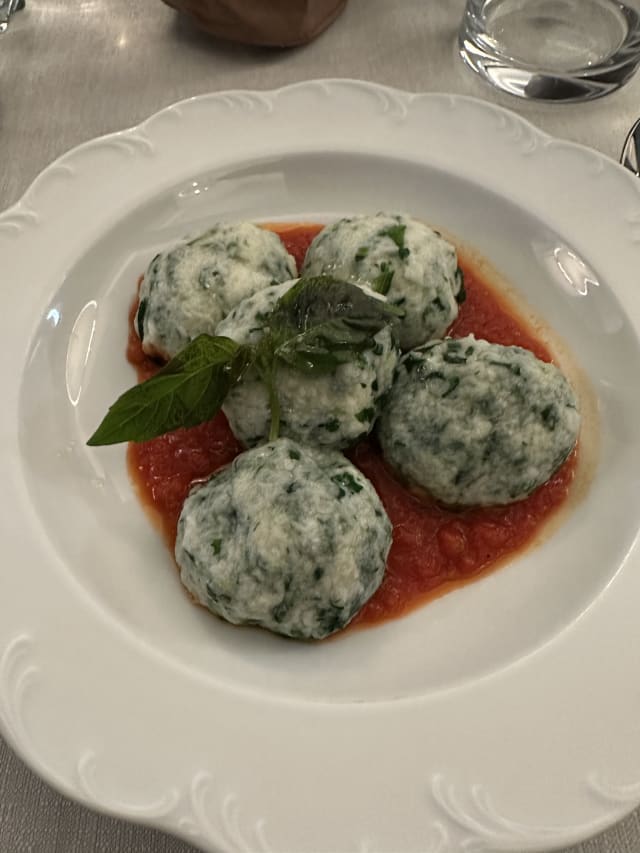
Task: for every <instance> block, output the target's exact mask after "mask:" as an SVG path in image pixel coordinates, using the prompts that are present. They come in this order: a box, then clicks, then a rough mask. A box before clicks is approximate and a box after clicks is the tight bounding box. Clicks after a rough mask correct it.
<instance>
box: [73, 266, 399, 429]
mask: <svg viewBox="0 0 640 853" xmlns="http://www.w3.org/2000/svg"><path fill="white" fill-rule="evenodd" d="M402 314H403V312H402V311H401V310H400V309H398V308H396V307H395V306H393V305H389V304H388V303H387V302H385V301H384V300H382V299H379V298H376V297H374V296H371V295H369V294H367V293H366V292H365V291H364V290H362V289H361V288H360V287H358V286H356V285H355V284H351V283H349V282H345V281H341V280H338V279H334V278H332V277H330V276H317V277H314V278H307V279H300V281H298V282H297V284H295V285H294V286H293V287H292V288H290V289H289V290H288V291H287V292H286V293H285V294H284V295H283V296H281V297H280V299H279V300H278V301H277V302H276V304H275V306H274V308H273V310H272V311H271V313H270V315H269V316H268V318H267V322H266V326H267V332H266V334H265V335H264V336H263V337H262V339H261V340H260V341H259V342H258V343H257V344H256V345H254V346H249V345H246V344H243V345H241V344H237V343H236V342H235V341H232V340H231V339H230V338H226V337H214V336H212V335H199V336H198V337H197V338H196V339H195V340H193V341H192V342H191V343H189V344H187V346H186V347H184V349H182V350H181V351H180V352H179V353H178V354H177V355H176V356H175V357H174V358H172V359H171V361H170V362H169V363H168V364H167V365H166V366H165V367H163V368H162V369H161V370H159V371H158V373H157V374H156V375H155V376H152V377H151V379H147V381H146V382H142V383H141V384H140V385H136V386H134V387H133V388H130V389H129V390H128V391H125V393H124V394H123V395H122V396H121V397H119V398H118V399H117V400H116V402H115V403H114V404H113V405H112V406H111V407H110V409H109V411H108V412H107V414H106V416H105V418H104V420H103V421H102V423H101V424H100V426H99V427H98V429H97V430H96V431H95V433H94V434H93V435H92V436H91V438H90V439H89V441H88V442H87V443H88V444H90V445H92V446H96V445H103V444H116V443H118V442H121V441H147V440H148V439H150V438H155V437H156V436H158V435H162V434H163V433H166V432H170V431H171V430H174V429H177V428H178V427H191V426H196V425H197V424H200V423H203V422H205V421H208V420H210V419H211V418H212V417H213V416H214V415H215V414H216V413H217V412H218V411H219V409H220V408H221V406H222V404H223V403H224V400H225V397H226V396H227V394H228V393H229V391H230V390H231V388H232V387H233V386H234V385H235V384H237V383H238V382H239V381H240V379H242V377H243V376H244V375H245V373H246V372H247V370H248V369H249V368H253V369H254V370H255V371H256V372H257V373H258V375H259V376H260V378H261V379H262V381H263V382H264V384H265V386H266V388H267V392H268V394H269V403H270V407H271V431H270V435H269V438H270V439H274V438H277V436H278V433H279V426H280V405H279V401H278V394H277V372H278V367H279V366H281V365H286V366H287V367H289V368H293V369H294V370H298V371H300V372H302V373H306V374H310V375H320V374H323V373H331V372H332V371H334V370H335V369H336V368H337V367H338V366H339V365H341V364H344V363H345V362H348V361H352V360H353V359H354V358H355V357H356V356H357V355H358V353H361V352H364V351H365V350H367V349H372V348H373V347H374V346H375V344H376V342H375V340H374V336H375V335H376V334H377V333H378V332H379V331H380V330H381V329H383V328H384V327H385V326H387V325H390V324H393V323H394V322H395V321H396V320H397V319H398V318H400V317H401V316H402Z"/></svg>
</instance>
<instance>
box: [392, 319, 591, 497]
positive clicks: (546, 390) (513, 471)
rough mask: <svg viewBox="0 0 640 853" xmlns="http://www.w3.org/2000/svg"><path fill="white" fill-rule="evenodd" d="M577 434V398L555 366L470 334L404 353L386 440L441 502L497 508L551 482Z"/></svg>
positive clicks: (411, 477)
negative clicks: (498, 505) (549, 480)
mask: <svg viewBox="0 0 640 853" xmlns="http://www.w3.org/2000/svg"><path fill="white" fill-rule="evenodd" d="M579 428H580V415H579V413H578V406H577V401H576V397H575V394H574V392H573V390H572V388H571V386H570V385H569V383H568V382H567V380H566V379H565V378H564V376H563V375H562V373H561V372H560V371H559V370H558V368H557V367H555V366H554V365H552V364H547V363H546V362H543V361H540V360H539V359H538V358H536V357H535V356H534V355H533V353H531V352H529V351H528V350H525V349H522V348H520V347H516V346H501V345H499V344H491V343H488V342H487V341H483V340H476V339H475V338H474V337H473V335H471V336H469V337H466V338H460V339H458V340H454V339H446V340H444V341H435V342H432V343H429V344H427V345H425V346H423V347H420V348H418V349H416V350H413V351H411V352H409V353H407V354H406V355H405V356H403V358H402V359H401V361H400V363H399V365H398V369H397V372H396V380H395V382H394V385H393V388H392V391H391V394H390V397H389V402H388V405H387V406H386V408H385V411H384V413H383V414H382V416H381V418H380V421H379V437H380V443H381V445H382V450H383V453H384V456H385V458H386V459H387V461H388V462H389V464H390V465H392V466H393V467H394V468H395V469H396V470H397V471H398V472H399V473H400V475H401V476H402V477H403V478H404V479H405V480H407V481H409V482H410V483H413V484H416V485H418V486H421V487H422V488H424V489H425V490H427V491H428V492H429V493H430V494H431V495H433V497H435V498H436V499H437V500H439V501H442V502H443V503H446V504H451V505H460V506H463V505H467V506H468V505H473V504H477V505H491V504H507V503H511V502H512V501H517V500H521V499H522V498H525V497H526V496H527V495H529V494H531V492H533V491H534V490H535V489H536V488H537V487H538V486H541V485H542V484H543V483H545V482H546V481H547V480H548V479H549V478H550V477H551V476H552V475H553V473H554V472H555V471H556V470H557V469H558V468H559V467H560V465H562V463H563V462H564V461H565V459H566V458H567V456H568V455H569V454H570V453H571V451H572V449H573V447H574V445H575V443H576V441H577V438H578V432H579Z"/></svg>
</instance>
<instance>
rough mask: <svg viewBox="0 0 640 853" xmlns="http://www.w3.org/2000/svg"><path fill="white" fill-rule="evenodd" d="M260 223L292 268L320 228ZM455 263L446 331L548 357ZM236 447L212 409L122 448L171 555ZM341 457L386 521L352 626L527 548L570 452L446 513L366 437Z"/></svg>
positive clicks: (557, 500) (138, 357) (554, 506)
mask: <svg viewBox="0 0 640 853" xmlns="http://www.w3.org/2000/svg"><path fill="white" fill-rule="evenodd" d="M268 227H269V228H270V229H271V230H273V231H275V232H276V233H278V234H279V236H280V238H281V239H282V241H283V243H284V245H285V246H286V248H287V250H288V251H289V252H290V253H291V254H292V255H293V256H294V258H295V260H296V263H297V265H298V267H300V266H301V265H302V261H303V260H304V256H305V253H306V250H307V248H308V246H309V244H310V243H311V240H312V239H313V238H314V237H315V235H316V234H317V233H318V232H319V231H320V230H321V229H322V227H323V226H321V225H316V224H313V225H311V224H303V225H290V224H283V225H270V226H268ZM461 267H462V270H463V273H464V281H465V288H466V292H467V298H466V300H465V302H464V303H463V304H462V305H461V307H460V312H459V315H458V317H457V319H456V320H455V322H454V323H453V325H452V326H451V328H450V329H449V331H448V334H449V335H451V336H453V337H464V336H465V335H468V334H471V333H473V334H474V335H475V336H476V337H477V338H484V339H486V340H488V341H491V342H493V343H499V344H504V345H514V344H515V345H517V346H521V347H524V348H525V349H529V350H531V351H532V352H533V353H534V354H535V355H536V356H537V357H538V358H540V359H543V360H545V361H551V353H550V352H549V349H548V348H547V347H546V346H545V344H544V342H543V341H542V340H540V338H539V337H536V336H535V334H534V333H533V332H532V331H531V330H530V329H529V328H528V326H527V324H526V323H525V322H524V321H523V320H521V319H520V318H518V317H517V316H515V315H514V313H513V312H512V311H510V309H509V306H508V305H507V303H506V302H505V301H504V300H503V299H502V298H501V296H500V295H499V294H498V293H497V292H496V291H494V290H493V289H492V288H491V287H490V286H489V284H488V283H487V282H486V281H484V280H483V278H482V275H481V274H480V273H479V271H478V270H476V269H475V268H474V266H473V265H472V264H469V263H461ZM136 308H137V300H135V301H134V304H133V305H132V307H131V311H130V314H129V341H128V346H127V359H128V361H129V362H130V363H131V364H132V365H133V366H134V367H135V368H136V370H137V372H138V379H139V380H140V381H142V380H144V379H147V378H148V377H149V376H152V375H153V374H154V373H155V372H156V371H157V370H158V367H159V365H158V364H157V363H156V362H155V361H154V360H153V359H151V358H149V357H148V356H146V355H145V354H144V353H143V351H142V347H141V345H140V341H139V339H138V336H137V335H136V333H135V330H134V328H133V320H134V318H135V313H136ZM241 452H242V447H241V445H240V444H239V442H238V441H237V440H236V439H235V438H234V436H233V434H232V432H231V430H230V429H229V426H228V424H227V421H226V418H225V417H224V415H223V414H222V413H219V414H218V415H216V417H215V418H213V420H211V421H209V422H208V423H205V424H201V425H200V426H197V427H193V428H191V429H178V430H175V431H174V432H172V433H168V434H167V435H163V436H160V437H159V438H155V439H152V440H151V441H146V442H141V443H139V444H130V445H129V449H128V465H129V471H130V473H131V476H132V479H133V481H134V483H135V485H136V489H137V492H138V494H139V496H140V499H141V501H142V503H143V504H144V505H145V507H147V508H148V509H149V510H150V511H151V514H152V515H153V517H154V518H155V519H157V521H158V523H159V525H160V527H161V529H162V532H163V534H164V536H165V539H166V541H167V544H168V546H169V547H171V549H172V551H173V547H174V544H175V537H176V529H177V523H178V517H179V515H180V510H181V508H182V504H183V502H184V500H185V498H186V497H187V495H188V493H189V490H190V488H191V486H192V485H193V484H194V483H195V482H198V481H201V480H205V479H206V478H207V477H209V476H210V475H211V474H213V473H214V471H217V470H218V469H219V468H221V467H223V466H224V465H227V464H228V463H229V462H231V461H232V460H233V459H234V458H235V457H236V456H237V455H238V454H239V453H241ZM348 455H349V458H350V459H351V461H352V462H353V463H354V464H355V465H357V467H358V468H360V470H361V471H362V472H363V473H364V474H365V475H366V476H367V477H368V478H369V479H370V480H371V482H372V483H373V485H374V487H375V489H376V491H377V492H378V494H379V495H380V498H381V500H382V503H383V504H384V507H385V509H386V511H387V513H388V515H389V518H390V519H391V522H392V524H393V544H392V546H391V551H390V553H389V558H388V561H387V570H386V573H385V577H384V580H383V582H382V584H381V586H380V587H379V589H378V590H377V591H376V593H375V594H374V595H373V597H372V598H371V599H370V600H369V601H368V602H367V604H365V606H364V608H363V609H362V610H361V611H360V613H359V614H358V615H357V616H356V617H355V619H354V620H353V622H352V624H360V625H371V624H375V623H378V622H382V621H385V620H387V619H391V618H395V617H398V616H401V615H402V614H403V613H406V612H408V611H409V610H411V609H413V608H415V607H417V606H419V605H420V604H422V603H424V602H425V601H426V600H428V599H429V598H430V597H433V596H434V595H438V594H441V593H443V592H446V591H448V590H449V589H451V588H453V587H455V586H458V585H460V584H462V583H466V582H468V581H469V580H472V579H474V578H477V577H479V576H480V575H481V574H484V573H486V571H488V570H490V569H492V568H495V567H496V566H498V565H499V564H501V563H503V562H505V561H506V560H507V559H508V558H509V557H510V556H513V555H514V554H515V553H517V552H518V551H520V550H521V549H523V548H525V547H526V546H527V545H529V544H531V542H532V541H533V540H534V538H535V536H536V534H537V533H539V532H540V530H541V528H542V526H543V525H544V523H545V522H546V521H547V520H548V519H549V518H550V517H551V516H552V515H553V514H554V513H555V512H556V511H557V510H558V509H559V508H560V506H561V505H562V504H563V503H564V501H565V499H566V497H567V495H568V493H569V488H570V485H571V481H572V480H573V477H574V473H575V468H576V458H577V453H576V451H574V452H573V453H572V454H571V456H570V457H569V458H568V459H567V461H566V462H565V463H564V465H563V466H562V467H561V468H560V469H559V470H558V471H557V472H556V474H555V475H554V476H553V477H552V478H551V479H550V480H549V481H548V482H547V483H545V484H544V485H543V486H541V487H540V488H539V489H537V490H536V491H535V492H534V493H533V494H532V495H530V496H529V497H528V498H526V499H525V500H522V501H518V502H517V503H513V504H510V505H508V506H501V507H477V508H471V509H464V510H452V509H446V508H444V507H441V506H439V505H438V504H436V503H435V502H433V501H429V500H428V499H425V498H423V497H420V498H418V497H416V496H415V495H414V494H412V493H411V492H410V491H409V490H408V489H407V488H406V487H405V486H404V485H403V484H402V483H400V482H399V481H398V479H397V478H396V477H395V476H394V474H393V473H392V472H391V470H390V469H389V468H388V466H387V465H386V464H385V462H384V460H383V458H382V455H381V453H380V450H379V448H378V447H377V444H376V441H375V438H372V437H370V438H368V439H367V440H365V441H363V442H360V443H359V444H358V445H357V446H356V447H354V448H353V449H352V450H350V451H349V454H348Z"/></svg>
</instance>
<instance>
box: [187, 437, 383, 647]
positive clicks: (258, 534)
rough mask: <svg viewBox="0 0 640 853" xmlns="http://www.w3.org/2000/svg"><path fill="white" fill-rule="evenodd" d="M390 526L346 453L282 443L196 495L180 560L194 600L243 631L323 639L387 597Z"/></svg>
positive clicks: (247, 456) (252, 455)
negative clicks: (376, 596)
mask: <svg viewBox="0 0 640 853" xmlns="http://www.w3.org/2000/svg"><path fill="white" fill-rule="evenodd" d="M390 546H391V522H390V521H389V519H388V517H387V515H386V513H385V511H384V509H383V507H382V504H381V503H380V499H379V498H378V495H377V494H376V492H375V490H374V488H373V486H372V485H371V483H369V481H368V480H367V479H366V478H365V477H364V475H363V474H361V473H360V471H358V469H357V468H355V467H354V466H353V465H352V464H351V463H350V462H349V461H348V460H347V459H346V458H345V457H344V456H342V454H340V453H337V452H335V451H328V450H320V449H316V448H310V447H305V446H303V445H299V444H296V443H294V442H293V441H291V440H289V439H286V438H281V439H278V440H276V441H273V442H271V443H269V444H265V445H263V446H262V447H258V448H254V449H253V450H249V451H247V452H246V453H242V454H241V455H240V456H238V457H236V459H235V460H234V461H233V462H232V463H231V464H230V465H228V466H227V467H226V468H224V469H222V470H221V471H219V472H217V473H216V474H214V475H213V477H211V479H210V480H208V481H207V482H206V483H205V484H204V485H201V486H196V488H195V489H194V490H193V491H192V492H191V494H190V495H189V497H188V498H187V500H186V501H185V504H184V506H183V509H182V513H181V515H180V519H179V522H178V535H177V539H176V550H175V556H176V560H177V562H178V565H179V566H180V569H181V575H180V576H181V579H182V582H183V584H184V585H185V586H186V588H187V589H188V590H189V592H190V593H191V594H192V595H193V596H194V598H195V599H196V600H197V601H198V602H200V603H201V604H203V605H204V606H205V607H207V608H208V609H209V610H211V611H212V612H213V613H215V614H217V615H218V616H221V617H222V618H223V619H226V620H227V621H229V622H233V623H234V624H238V625H239V624H248V625H260V626H262V627H263V628H268V629H269V630H270V631H274V632H276V633H277V634H284V635H285V636H288V637H297V638H308V639H320V638H322V637H326V636H328V635H329V634H332V633H333V632H334V631H337V630H339V629H340V628H344V627H345V625H347V623H348V622H349V621H350V620H351V619H352V618H353V617H354V616H355V614H356V613H357V612H358V610H360V608H361V607H362V606H363V605H364V604H365V602H366V601H367V600H368V599H369V598H370V597H371V596H372V595H373V593H374V592H375V590H376V589H377V588H378V586H379V585H380V583H381V581H382V577H383V575H384V571H385V567H386V560H387V554H388V552H389V548H390Z"/></svg>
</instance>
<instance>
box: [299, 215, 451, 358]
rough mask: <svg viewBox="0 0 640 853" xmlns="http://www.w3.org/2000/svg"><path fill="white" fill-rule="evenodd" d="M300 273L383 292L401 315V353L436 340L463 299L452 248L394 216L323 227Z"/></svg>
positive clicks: (417, 224)
mask: <svg viewBox="0 0 640 853" xmlns="http://www.w3.org/2000/svg"><path fill="white" fill-rule="evenodd" d="M302 274H303V275H305V276H306V275H321V274H330V275H335V276H336V277H338V278H345V279H348V280H350V281H360V282H366V283H368V284H369V286H370V287H372V288H373V290H376V291H378V292H379V293H384V294H385V295H386V296H387V298H388V300H389V302H390V303H391V304H392V305H397V306H398V307H400V308H402V309H403V310H404V312H405V316H404V319H403V320H402V321H401V323H400V327H399V328H400V346H401V347H402V349H410V348H411V347H415V346H418V345H419V344H423V343H425V342H426V341H428V340H431V339H432V338H439V337H442V336H443V335H444V333H445V331H446V330H447V328H448V327H449V326H450V325H451V323H452V322H453V321H454V320H455V318H456V317H457V316H458V302H462V301H463V299H464V287H463V283H462V273H461V271H460V269H459V267H458V260H457V255H456V250H455V248H454V247H453V246H452V245H451V243H448V242H447V241H446V240H444V239H443V238H442V237H441V236H440V235H439V234H438V233H437V232H436V231H433V230H432V229H431V228H429V227H428V226H427V225H425V224H424V223H422V222H418V221H417V220H415V219H411V218H410V217H408V216H404V215H399V214H389V213H378V214H377V215H375V216H352V217H348V218H346V219H340V220H338V222H334V223H333V224H331V225H327V227H326V228H324V229H323V230H322V231H321V232H320V233H319V234H318V235H317V236H316V237H315V239H314V240H313V242H312V243H311V245H310V246H309V249H308V251H307V255H306V258H305V262H304V266H303V268H302Z"/></svg>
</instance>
